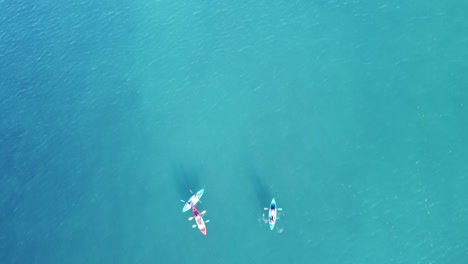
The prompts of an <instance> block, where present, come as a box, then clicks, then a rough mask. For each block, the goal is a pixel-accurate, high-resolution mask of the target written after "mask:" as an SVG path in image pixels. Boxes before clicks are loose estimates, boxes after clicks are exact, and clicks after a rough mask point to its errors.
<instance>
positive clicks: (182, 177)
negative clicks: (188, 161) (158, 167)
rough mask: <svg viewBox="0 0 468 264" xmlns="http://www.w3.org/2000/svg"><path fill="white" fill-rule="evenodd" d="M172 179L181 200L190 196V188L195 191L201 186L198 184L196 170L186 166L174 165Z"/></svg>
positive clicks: (198, 178)
mask: <svg viewBox="0 0 468 264" xmlns="http://www.w3.org/2000/svg"><path fill="white" fill-rule="evenodd" d="M173 179H174V184H175V188H176V189H177V192H178V194H179V196H180V199H182V200H185V199H188V198H190V196H191V194H190V190H192V191H193V192H196V191H198V190H200V189H202V188H203V187H202V185H201V184H200V175H199V173H198V172H197V170H195V169H193V168H190V167H188V166H184V165H177V166H174V173H173Z"/></svg>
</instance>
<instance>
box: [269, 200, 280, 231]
mask: <svg viewBox="0 0 468 264" xmlns="http://www.w3.org/2000/svg"><path fill="white" fill-rule="evenodd" d="M277 215H278V212H277V209H276V201H275V198H273V200H271V203H270V208H269V210H268V224H270V229H271V230H273V228H275V224H276V216H277Z"/></svg>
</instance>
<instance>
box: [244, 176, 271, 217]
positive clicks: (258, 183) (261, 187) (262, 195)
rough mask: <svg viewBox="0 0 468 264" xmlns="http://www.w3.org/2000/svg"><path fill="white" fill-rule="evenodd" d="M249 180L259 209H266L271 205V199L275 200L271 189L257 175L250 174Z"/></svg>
mask: <svg viewBox="0 0 468 264" xmlns="http://www.w3.org/2000/svg"><path fill="white" fill-rule="evenodd" d="M248 177H249V180H250V183H251V185H252V187H253V190H254V192H255V195H256V196H257V205H258V208H264V207H266V206H268V205H269V204H270V201H271V198H273V196H272V194H271V191H270V188H269V187H268V185H266V184H265V181H264V180H263V179H262V178H261V177H260V176H259V175H258V174H257V173H256V172H251V173H249V176H248Z"/></svg>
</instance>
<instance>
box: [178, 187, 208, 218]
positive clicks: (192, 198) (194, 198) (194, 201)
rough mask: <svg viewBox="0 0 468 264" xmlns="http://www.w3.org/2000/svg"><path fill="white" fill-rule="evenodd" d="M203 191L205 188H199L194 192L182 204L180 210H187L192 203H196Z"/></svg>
mask: <svg viewBox="0 0 468 264" xmlns="http://www.w3.org/2000/svg"><path fill="white" fill-rule="evenodd" d="M204 192H205V189H201V190H199V191H198V192H196V193H195V194H194V195H192V197H190V199H189V200H188V201H187V202H186V203H185V204H184V207H183V208H182V212H183V213H184V212H187V211H188V210H190V208H191V207H192V205H196V204H197V203H198V201H200V198H201V197H202V196H203V193H204Z"/></svg>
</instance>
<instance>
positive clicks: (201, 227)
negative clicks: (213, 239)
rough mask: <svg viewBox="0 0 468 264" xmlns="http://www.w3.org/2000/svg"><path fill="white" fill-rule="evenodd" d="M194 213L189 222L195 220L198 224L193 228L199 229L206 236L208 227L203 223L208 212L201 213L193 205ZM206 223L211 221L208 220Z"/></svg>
mask: <svg viewBox="0 0 468 264" xmlns="http://www.w3.org/2000/svg"><path fill="white" fill-rule="evenodd" d="M192 213H193V216H192V217H189V220H193V219H195V223H196V224H195V225H193V226H192V227H193V228H195V227H198V229H199V230H200V232H202V234H203V235H205V236H206V225H205V221H203V217H202V216H203V215H204V214H205V213H206V211H203V212H201V213H200V212H199V211H198V210H197V207H196V206H195V205H193V206H192ZM206 222H207V223H208V222H209V220H207V221H206Z"/></svg>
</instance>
